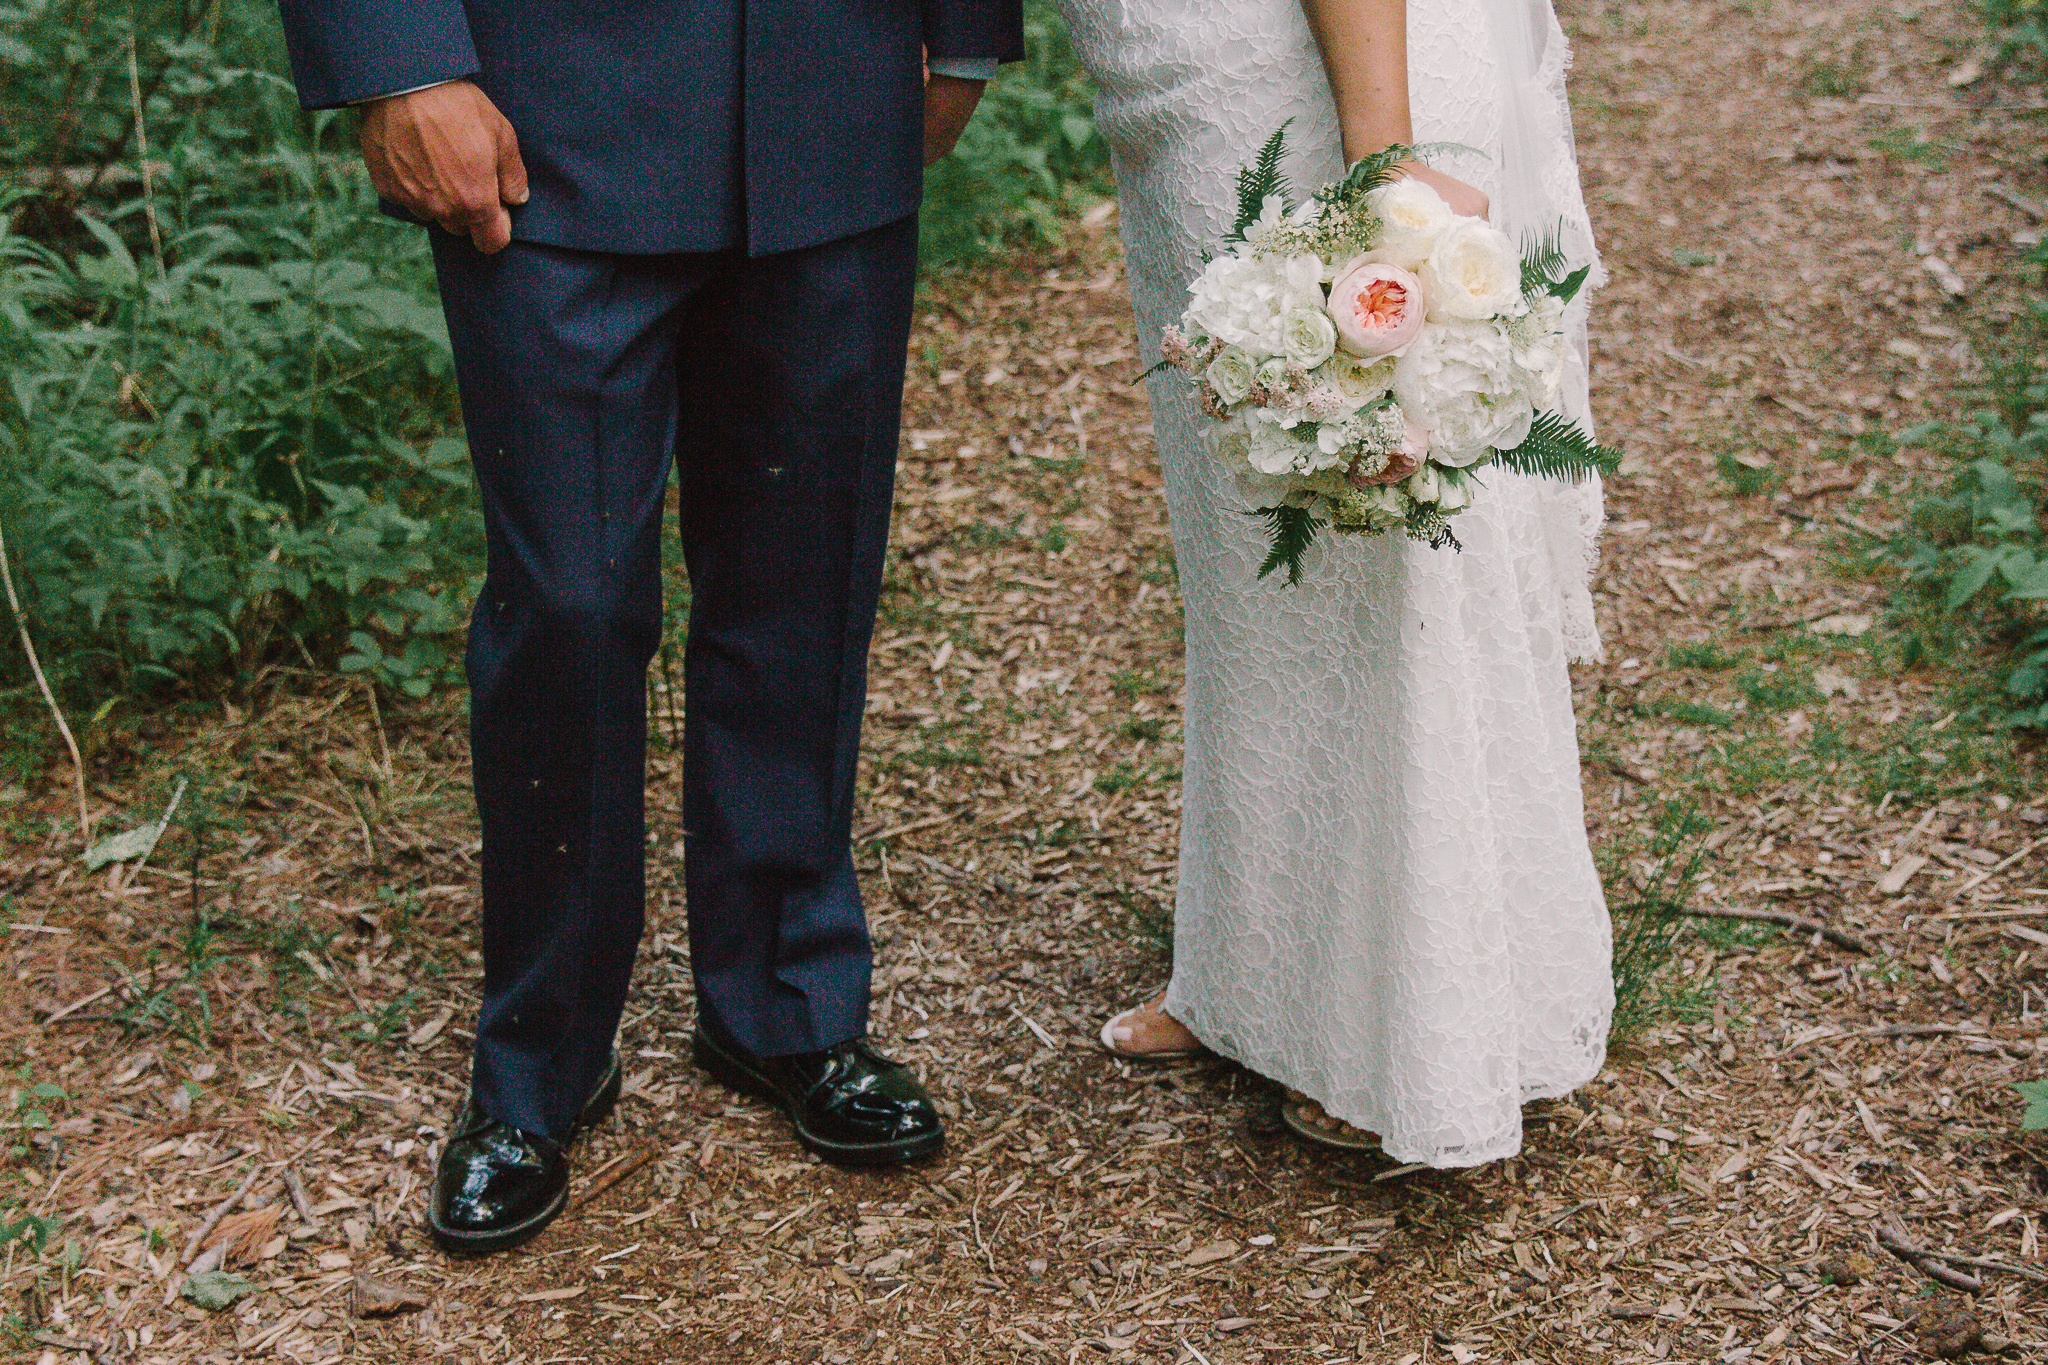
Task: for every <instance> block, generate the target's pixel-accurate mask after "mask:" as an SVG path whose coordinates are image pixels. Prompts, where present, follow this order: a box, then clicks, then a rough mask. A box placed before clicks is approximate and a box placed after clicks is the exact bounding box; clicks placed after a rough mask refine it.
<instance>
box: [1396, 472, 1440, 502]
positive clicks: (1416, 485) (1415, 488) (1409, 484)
mask: <svg viewBox="0 0 2048 1365" xmlns="http://www.w3.org/2000/svg"><path fill="white" fill-rule="evenodd" d="M1402 487H1404V488H1406V489H1407V490H1408V496H1409V497H1411V498H1413V499H1415V500H1416V501H1417V502H1435V501H1436V500H1437V499H1438V498H1441V497H1442V496H1443V492H1444V481H1443V478H1442V476H1441V475H1439V474H1438V473H1437V472H1436V467H1435V466H1434V465H1424V466H1423V467H1422V468H1420V469H1418V470H1416V471H1415V472H1414V473H1413V474H1410V475H1409V476H1408V477H1407V478H1406V479H1405V480H1403V481H1402Z"/></svg>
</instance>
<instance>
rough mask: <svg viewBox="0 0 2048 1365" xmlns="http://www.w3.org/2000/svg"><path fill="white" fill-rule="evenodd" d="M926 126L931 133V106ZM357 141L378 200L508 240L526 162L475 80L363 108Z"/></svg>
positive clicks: (463, 231)
mask: <svg viewBox="0 0 2048 1365" xmlns="http://www.w3.org/2000/svg"><path fill="white" fill-rule="evenodd" d="M969 108H970V110H971V109H972V106H971V105H970V106H969ZM962 121H963V122H964V121H965V120H964V119H963V120H962ZM925 127H926V129H927V134H926V136H927V137H929V136H930V133H929V129H930V127H931V115H930V114H929V112H927V114H926V115H925ZM362 144H363V160H364V162H365V163H367V164H368V166H369V168H370V183H371V184H372V185H374V186H376V187H377V193H378V194H380V195H382V196H383V197H384V198H386V199H388V200H390V201H391V202H392V203H394V204H397V205H398V206H399V207H401V208H403V209H406V210H408V211H409V212H411V213H414V214H416V215H418V216H419V217H421V218H425V219H427V220H429V221H430V222H435V223H439V224H440V225H441V226H442V227H443V228H445V229H446V230H447V231H449V232H452V233H454V234H456V235H457V236H459V237H467V238H469V240H470V241H472V242H474V243H475V244H476V249H477V250H478V251H482V252H493V251H502V250H504V249H505V245H506V243H508V242H510V241H511V240H512V215H511V214H510V213H508V212H506V207H507V206H508V205H512V204H523V203H525V202H526V164H525V163H524V162H522V161H521V160H520V159H519V139H518V137H517V136H515V135H514V134H513V132H512V125H511V124H510V123H508V122H506V121H505V116H504V115H503V114H501V113H499V112H498V107H497V106H496V105H494V104H492V103H491V101H490V97H489V96H487V95H485V94H484V92H483V91H481V90H479V89H477V88H476V86H475V85H473V84H471V83H470V82H468V81H450V82H449V83H448V84H446V85H436V86H430V87H429V88H427V89H425V90H415V91H413V92H412V93H411V94H406V95H393V96H391V97H390V98H389V99H381V100H378V101H376V102H375V103H373V104H370V105H367V106H365V107H364V109H363V124H362Z"/></svg>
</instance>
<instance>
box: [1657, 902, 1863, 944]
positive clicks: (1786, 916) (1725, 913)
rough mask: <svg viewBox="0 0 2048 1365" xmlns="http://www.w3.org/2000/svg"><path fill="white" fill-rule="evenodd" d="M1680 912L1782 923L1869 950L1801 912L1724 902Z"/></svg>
mask: <svg viewBox="0 0 2048 1365" xmlns="http://www.w3.org/2000/svg"><path fill="white" fill-rule="evenodd" d="M1681 913H1683V914H1687V915H1691V916H1692V917H1693V918H1695V919H1746V920H1754V921H1756V922H1757V923H1759V924H1782V925H1784V926H1785V927H1786V928H1787V929H1797V930H1798V931H1799V932H1800V933H1802V934H1819V935H1820V936H1821V937H1822V938H1825V939H1826V940H1827V941H1828V942H1830V943H1832V944H1835V945H1836V946H1838V947H1842V948H1847V949H1848V950H1849V951H1850V952H1852V953H1868V952H1870V951H1872V950H1871V947H1870V945H1869V944H1868V943H1866V942H1865V941H1864V940H1862V939H1860V938H1858V937H1856V935H1854V934H1852V933H1850V932H1848V931H1847V930H1846V929H1837V928H1835V927H1834V926H1833V925H1830V924H1822V923H1821V922H1820V921H1819V920H1817V919H1807V918H1806V917H1805V916H1803V915H1795V914H1792V913H1790V912H1789V911H1785V910H1740V909H1737V908H1735V907H1734V906H1725V905H1724V906H1720V907H1718V908H1713V909H1707V908H1702V907H1693V906H1688V907H1686V909H1685V910H1684V911H1682V912H1681Z"/></svg>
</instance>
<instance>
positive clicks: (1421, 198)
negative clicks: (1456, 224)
mask: <svg viewBox="0 0 2048 1365" xmlns="http://www.w3.org/2000/svg"><path fill="white" fill-rule="evenodd" d="M1365 203H1366V207H1368V208H1370V209H1371V210H1372V211H1373V215H1374V216H1375V217H1377V218H1378V219H1379V220H1380V221H1381V222H1382V223H1384V224H1386V228H1387V231H1389V232H1422V233H1429V234H1431V235H1434V234H1436V233H1438V232H1441V231H1443V230H1444V229H1445V228H1447V227H1449V226H1450V225H1451V220H1452V219H1453V218H1455V217H1457V215H1456V214H1454V213H1452V212H1451V206H1450V205H1449V204H1447V203H1445V202H1444V197H1443V196H1442V195H1440V194H1438V193H1437V192H1436V191H1435V190H1434V189H1432V188H1430V187H1429V186H1428V185H1426V184H1424V183H1423V182H1422V181H1420V180H1417V179H1416V178H1415V177H1414V176H1412V175H1404V176H1402V177H1401V178H1400V179H1399V180H1396V181H1394V182H1393V183H1391V184H1387V185H1382V186H1380V187H1379V188H1378V189H1376V190H1374V191H1372V193H1370V194H1368V195H1366V196H1365Z"/></svg>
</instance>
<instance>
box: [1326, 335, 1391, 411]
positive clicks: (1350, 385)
mask: <svg viewBox="0 0 2048 1365" xmlns="http://www.w3.org/2000/svg"><path fill="white" fill-rule="evenodd" d="M1332 326H1333V328H1334V326H1335V324H1332ZM1315 378H1316V379H1317V381H1318V382H1320V383H1324V384H1328V385H1329V386H1330V387H1331V388H1334V389H1335V390H1337V392H1339V393H1341V394H1343V395H1344V396H1345V397H1346V398H1350V399H1354V400H1356V401H1358V402H1360V403H1364V402H1366V401H1368V400H1370V399H1374V398H1377V397H1379V396H1380V395H1381V394H1383V393H1385V392H1386V391H1387V390H1388V389H1390V388H1392V387H1393V386H1394V360H1393V357H1392V356H1387V357H1384V358H1382V359H1380V360H1376V361H1374V360H1361V359H1359V358H1358V357H1357V356H1355V355H1344V354H1342V353H1339V354H1337V355H1333V356H1331V357H1330V359H1329V360H1328V361H1326V362H1325V363H1323V364H1322V365H1321V366H1319V367H1317V369H1316V373H1315Z"/></svg>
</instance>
